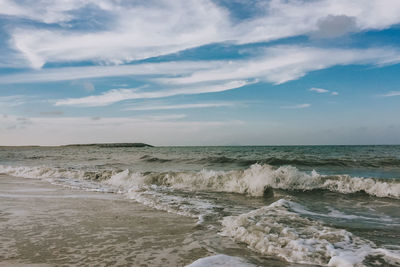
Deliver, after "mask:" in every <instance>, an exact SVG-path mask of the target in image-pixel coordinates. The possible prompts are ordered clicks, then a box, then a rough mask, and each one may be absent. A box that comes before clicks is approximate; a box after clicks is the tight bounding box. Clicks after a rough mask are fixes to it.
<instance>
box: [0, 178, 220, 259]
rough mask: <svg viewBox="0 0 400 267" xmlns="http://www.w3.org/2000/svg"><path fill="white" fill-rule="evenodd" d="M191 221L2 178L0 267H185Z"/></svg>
mask: <svg viewBox="0 0 400 267" xmlns="http://www.w3.org/2000/svg"><path fill="white" fill-rule="evenodd" d="M195 227H196V221H195V220H194V219H191V218H185V217H181V216H176V215H174V214H170V213H166V212H162V211H156V210H150V209H149V208H147V207H144V206H142V205H140V204H138V203H136V202H134V201H132V200H128V199H126V198H124V197H123V196H121V195H118V194H104V193H96V192H85V191H78V190H72V189H67V188H63V187H58V186H54V185H51V184H49V183H46V182H43V181H40V180H34V179H24V178H15V177H9V176H5V175H0V266H59V265H81V266H117V265H120V266H124V265H129V266H184V265H186V264H189V263H191V262H193V261H195V260H196V259H198V258H201V257H205V256H209V255H212V254H213V253H211V252H210V251H207V250H206V249H204V248H202V246H201V245H199V243H198V242H197V241H195V240H194V239H193V238H192V237H191V235H192V234H193V230H194V228H195Z"/></svg>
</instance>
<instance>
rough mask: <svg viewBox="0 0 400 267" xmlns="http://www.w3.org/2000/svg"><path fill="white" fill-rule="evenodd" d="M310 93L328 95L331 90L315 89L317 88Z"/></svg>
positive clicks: (311, 89)
mask: <svg viewBox="0 0 400 267" xmlns="http://www.w3.org/2000/svg"><path fill="white" fill-rule="evenodd" d="M309 91H312V92H317V93H320V94H323V93H328V92H329V90H326V89H322V88H315V87H313V88H310V89H309Z"/></svg>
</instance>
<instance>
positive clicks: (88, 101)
mask: <svg viewBox="0 0 400 267" xmlns="http://www.w3.org/2000/svg"><path fill="white" fill-rule="evenodd" d="M253 82H254V81H243V80H239V81H231V82H227V83H222V84H213V85H207V84H206V85H197V86H192V87H190V86H187V87H182V88H179V89H172V90H171V89H168V90H159V91H150V92H149V91H143V90H142V91H140V88H135V89H112V90H110V91H107V92H105V93H103V94H101V95H93V96H87V97H82V98H67V99H61V100H57V101H56V102H55V105H56V106H81V107H97V106H107V105H111V104H114V103H117V102H120V101H124V100H130V99H146V98H162V97H169V96H175V95H190V94H203V93H216V92H222V91H227V90H232V89H236V88H240V87H243V86H245V85H249V84H251V83H253Z"/></svg>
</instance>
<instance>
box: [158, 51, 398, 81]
mask: <svg viewBox="0 0 400 267" xmlns="http://www.w3.org/2000/svg"><path fill="white" fill-rule="evenodd" d="M333 55H334V56H333ZM399 61H400V52H399V51H397V50H396V49H392V48H386V49H378V48H369V49H335V48H318V47H307V46H298V45H280V46H272V47H269V48H266V49H265V50H264V51H263V52H261V53H260V54H259V55H257V58H252V59H249V60H237V61H230V62H227V64H223V65H220V66H211V67H210V69H207V70H198V71H195V72H193V73H192V74H190V75H187V76H184V77H177V78H163V79H159V80H158V81H160V82H162V83H167V84H190V83H196V82H211V81H222V80H231V79H250V78H257V79H260V80H264V81H267V82H272V83H275V84H281V83H284V82H288V81H291V80H295V79H298V78H300V77H302V76H304V75H306V74H307V73H308V72H310V71H315V70H320V69H324V68H329V67H332V66H336V65H348V64H360V65H368V64H373V65H385V64H394V63H398V62H399Z"/></svg>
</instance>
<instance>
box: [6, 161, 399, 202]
mask: <svg viewBox="0 0 400 267" xmlns="http://www.w3.org/2000/svg"><path fill="white" fill-rule="evenodd" d="M0 173H6V174H9V175H13V176H19V177H27V178H59V177H62V178H71V179H88V180H102V181H106V182H107V183H109V184H111V185H114V186H117V187H119V188H121V189H123V190H125V191H128V190H129V189H130V188H131V187H140V186H143V185H145V186H147V185H158V186H166V187H172V188H175V189H185V190H191V191H196V190H208V191H219V192H232V193H241V194H248V195H250V196H262V195H263V194H264V193H265V191H266V190H267V189H269V188H272V189H283V190H301V191H309V190H329V191H332V192H337V193H343V194H349V193H356V192H361V191H362V192H366V193H367V194H369V195H372V196H377V197H390V198H396V199H400V181H399V180H395V179H377V178H359V177H351V176H349V175H321V174H319V173H318V172H316V171H312V172H311V173H306V172H303V171H300V170H298V169H297V168H295V167H293V166H282V167H279V168H274V167H272V166H270V165H266V164H265V165H260V164H253V165H251V166H250V167H249V168H247V169H245V170H233V171H212V170H204V169H203V170H201V171H198V172H161V173H159V172H148V173H140V172H133V171H130V170H125V171H118V170H98V171H83V170H76V169H74V170H70V169H58V168H48V167H7V166H0Z"/></svg>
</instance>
